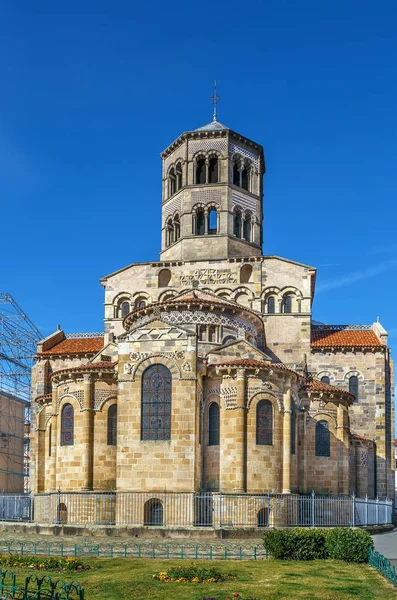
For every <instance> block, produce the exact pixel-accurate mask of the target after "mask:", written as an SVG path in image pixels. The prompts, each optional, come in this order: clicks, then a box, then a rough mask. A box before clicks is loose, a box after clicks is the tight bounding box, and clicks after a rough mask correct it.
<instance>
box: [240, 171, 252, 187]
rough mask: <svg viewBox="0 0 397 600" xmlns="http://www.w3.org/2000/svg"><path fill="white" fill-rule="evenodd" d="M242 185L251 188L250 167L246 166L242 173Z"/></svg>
mask: <svg viewBox="0 0 397 600" xmlns="http://www.w3.org/2000/svg"><path fill="white" fill-rule="evenodd" d="M241 187H242V188H243V189H245V190H247V191H249V189H250V171H249V168H248V167H244V169H243V170H242V173H241Z"/></svg>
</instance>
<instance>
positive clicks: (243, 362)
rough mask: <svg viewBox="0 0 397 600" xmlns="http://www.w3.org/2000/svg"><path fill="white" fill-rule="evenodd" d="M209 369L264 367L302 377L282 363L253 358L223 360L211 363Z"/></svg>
mask: <svg viewBox="0 0 397 600" xmlns="http://www.w3.org/2000/svg"><path fill="white" fill-rule="evenodd" d="M209 366H210V367H252V368H261V367H266V368H267V369H280V370H281V371H289V372H290V373H295V375H298V376H299V377H302V376H301V375H300V374H299V373H297V372H296V371H294V370H293V369H289V368H288V367H286V366H285V365H283V364H282V363H270V362H267V361H264V360H256V359H254V358H231V359H227V358H225V359H224V360H222V361H221V362H213V363H210V364H209Z"/></svg>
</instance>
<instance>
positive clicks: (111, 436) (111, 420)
mask: <svg viewBox="0 0 397 600" xmlns="http://www.w3.org/2000/svg"><path fill="white" fill-rule="evenodd" d="M108 446H117V404H112V406H109V410H108Z"/></svg>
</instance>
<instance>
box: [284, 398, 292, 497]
mask: <svg viewBox="0 0 397 600" xmlns="http://www.w3.org/2000/svg"><path fill="white" fill-rule="evenodd" d="M290 493H291V390H290V389H288V390H287V391H286V392H285V393H284V416H283V494H290Z"/></svg>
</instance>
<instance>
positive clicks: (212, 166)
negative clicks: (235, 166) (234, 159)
mask: <svg viewBox="0 0 397 600" xmlns="http://www.w3.org/2000/svg"><path fill="white" fill-rule="evenodd" d="M208 183H218V159H217V158H216V157H214V158H211V159H210V162H209V165H208Z"/></svg>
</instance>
